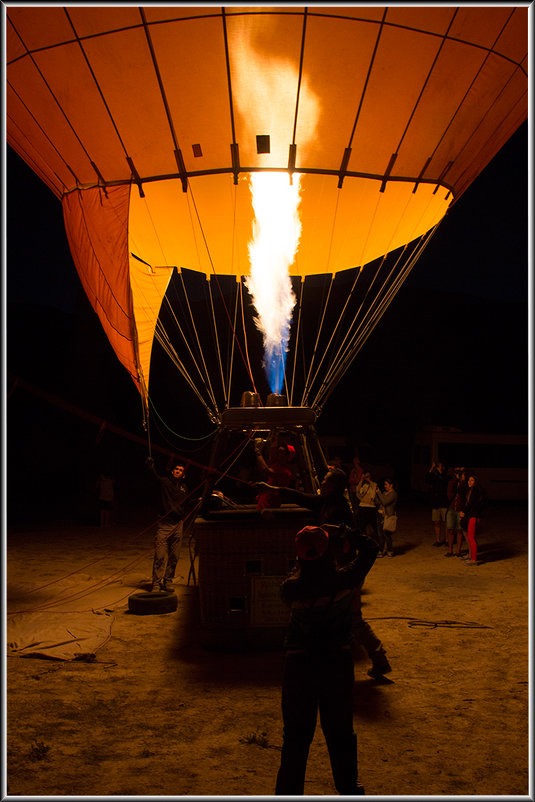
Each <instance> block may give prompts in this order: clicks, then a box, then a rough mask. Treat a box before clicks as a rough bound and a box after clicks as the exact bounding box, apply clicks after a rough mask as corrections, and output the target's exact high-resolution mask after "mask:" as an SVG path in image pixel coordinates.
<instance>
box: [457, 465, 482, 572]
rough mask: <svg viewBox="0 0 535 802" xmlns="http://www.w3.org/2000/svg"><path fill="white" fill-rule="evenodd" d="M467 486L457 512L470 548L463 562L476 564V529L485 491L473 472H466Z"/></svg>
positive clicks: (477, 562)
mask: <svg viewBox="0 0 535 802" xmlns="http://www.w3.org/2000/svg"><path fill="white" fill-rule="evenodd" d="M467 486H468V487H467V491H466V496H465V498H464V502H463V504H462V507H461V511H460V513H459V517H460V519H461V527H462V529H463V532H464V534H465V537H466V539H467V541H468V546H469V549H470V550H469V553H468V555H467V557H466V559H465V562H466V564H467V565H478V564H479V561H478V559H477V540H476V531H477V527H478V525H479V521H480V518H481V516H482V514H483V505H484V503H485V492H484V490H483V488H482V487H481V484H480V483H479V479H478V478H477V476H476V475H475V474H474V473H470V474H468V481H467Z"/></svg>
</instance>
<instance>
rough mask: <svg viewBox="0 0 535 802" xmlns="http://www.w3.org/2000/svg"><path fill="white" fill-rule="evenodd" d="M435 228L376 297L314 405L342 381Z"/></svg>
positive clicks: (321, 388) (320, 402)
mask: <svg viewBox="0 0 535 802" xmlns="http://www.w3.org/2000/svg"><path fill="white" fill-rule="evenodd" d="M435 230H436V226H435V228H434V229H432V231H431V232H430V233H428V235H427V238H426V239H425V241H424V242H423V244H422V240H423V239H424V237H425V236H426V235H422V237H421V238H420V240H419V242H418V244H417V246H416V247H415V249H414V251H413V252H412V254H411V255H410V256H409V257H408V258H407V261H406V262H405V265H404V267H403V268H402V270H401V271H400V272H399V274H398V276H397V278H396V279H395V282H394V283H393V284H392V285H391V287H390V288H389V289H388V291H387V292H386V293H385V294H384V295H383V297H382V298H380V299H378V298H376V301H375V302H374V306H372V307H371V308H370V309H369V310H368V312H367V313H366V316H365V317H364V319H363V320H362V321H361V322H360V324H359V326H358V329H357V331H355V333H354V334H353V336H352V339H351V342H350V343H349V345H348V346H347V347H346V348H345V352H344V355H343V356H342V357H338V356H337V358H336V364H335V365H334V367H333V369H332V370H331V371H329V372H328V373H327V375H326V376H325V378H324V381H323V384H322V386H321V387H320V388H319V390H318V393H317V395H316V398H315V399H314V405H323V404H325V402H326V400H327V398H328V397H329V396H330V395H331V393H332V391H333V389H334V387H335V386H336V384H337V383H338V382H339V381H340V379H341V377H342V376H343V375H344V373H345V372H346V371H347V369H348V368H349V366H350V365H351V363H352V362H353V360H354V358H355V356H356V354H357V353H358V352H359V351H360V350H361V348H362V347H363V345H364V344H365V342H366V341H367V339H368V337H369V336H370V334H371V332H372V331H373V329H374V328H375V326H376V324H377V322H378V321H379V319H380V318H381V317H382V315H383V313H384V311H385V310H386V309H387V307H388V306H389V305H390V303H391V302H392V300H393V298H394V296H395V295H396V294H397V292H398V290H399V288H400V287H401V285H402V284H403V283H404V281H405V279H406V278H407V276H408V275H409V273H410V272H411V270H412V269H413V267H414V265H415V264H416V262H417V260H418V259H419V257H420V256H421V253H422V252H423V250H424V249H425V247H426V246H427V244H428V242H429V240H430V239H431V237H432V236H433V234H434V232H435ZM400 258H401V257H400ZM398 261H399V259H398ZM384 286H385V285H383V287H384ZM333 364H334V363H333Z"/></svg>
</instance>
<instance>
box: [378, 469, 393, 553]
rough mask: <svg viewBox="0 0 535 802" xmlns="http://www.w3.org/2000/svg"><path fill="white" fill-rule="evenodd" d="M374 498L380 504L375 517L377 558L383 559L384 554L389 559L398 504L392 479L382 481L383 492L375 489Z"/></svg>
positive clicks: (391, 551)
mask: <svg viewBox="0 0 535 802" xmlns="http://www.w3.org/2000/svg"><path fill="white" fill-rule="evenodd" d="M376 498H377V501H378V502H379V504H380V508H379V514H378V516H377V532H378V535H379V549H380V551H379V555H378V556H379V557H384V556H385V554H386V555H388V556H389V557H393V556H394V549H393V547H392V534H393V533H394V532H395V531H396V527H397V514H396V505H397V502H398V494H397V491H396V489H395V487H394V481H393V480H392V479H385V480H384V492H382V491H381V489H380V488H377V494H376Z"/></svg>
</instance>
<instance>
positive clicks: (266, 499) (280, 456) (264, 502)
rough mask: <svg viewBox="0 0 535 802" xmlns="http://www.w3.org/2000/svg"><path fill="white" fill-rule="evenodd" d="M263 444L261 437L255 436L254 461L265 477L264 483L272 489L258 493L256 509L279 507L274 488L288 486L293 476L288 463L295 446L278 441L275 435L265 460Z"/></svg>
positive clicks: (292, 456) (290, 460) (277, 495)
mask: <svg viewBox="0 0 535 802" xmlns="http://www.w3.org/2000/svg"><path fill="white" fill-rule="evenodd" d="M264 445H265V441H264V440H262V438H261V437H257V438H256V440H255V441H254V451H255V456H256V463H257V465H258V468H259V469H260V471H261V472H262V473H263V474H264V476H265V477H266V484H268V485H270V486H271V487H272V488H273V489H272V490H270V491H269V492H261V493H259V494H258V496H257V505H256V508H257V509H258V510H265V509H267V508H273V507H280V506H281V503H282V501H281V497H280V494H279V493H277V492H276V491H275V489H274V488H275V487H288V485H290V484H291V483H292V481H293V478H294V475H293V472H292V469H291V468H290V465H291V463H292V462H293V459H294V456H295V448H294V447H293V446H291V445H289V444H288V443H286V442H284V441H281V442H279V440H278V437H275V438H274V440H273V442H272V443H271V447H270V452H269V456H268V460H267V461H266V460H265V458H264V454H263V448H264Z"/></svg>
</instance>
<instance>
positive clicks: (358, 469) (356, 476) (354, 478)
mask: <svg viewBox="0 0 535 802" xmlns="http://www.w3.org/2000/svg"><path fill="white" fill-rule="evenodd" d="M363 473H364V468H363V467H362V465H361V464H360V459H359V458H358V457H357V456H355V457H353V467H352V468H351V470H350V472H349V479H348V482H347V486H348V492H349V502H350V504H351V509H352V510H353V517H354V519H355V522H356V520H357V512H358V506H359V500H358V497H357V485H358V483H359V482H360V480H361V479H362V475H363Z"/></svg>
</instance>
